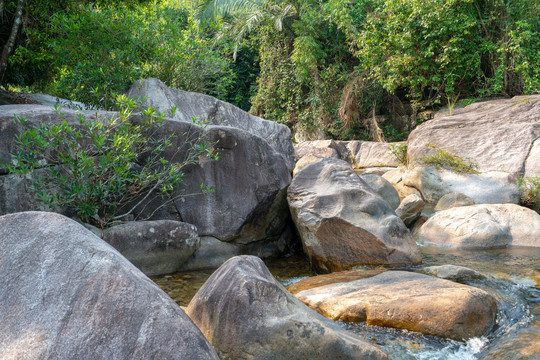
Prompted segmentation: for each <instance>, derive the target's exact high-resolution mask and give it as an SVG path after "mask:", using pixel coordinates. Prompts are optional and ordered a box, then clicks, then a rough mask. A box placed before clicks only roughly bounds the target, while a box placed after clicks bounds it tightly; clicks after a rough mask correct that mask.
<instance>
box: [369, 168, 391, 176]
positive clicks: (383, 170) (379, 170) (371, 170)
mask: <svg viewBox="0 0 540 360" xmlns="http://www.w3.org/2000/svg"><path fill="white" fill-rule="evenodd" d="M393 170H396V168H395V167H389V166H383V167H370V168H365V169H364V170H363V171H362V174H375V175H379V176H383V175H384V174H386V173H387V172H389V171H393Z"/></svg>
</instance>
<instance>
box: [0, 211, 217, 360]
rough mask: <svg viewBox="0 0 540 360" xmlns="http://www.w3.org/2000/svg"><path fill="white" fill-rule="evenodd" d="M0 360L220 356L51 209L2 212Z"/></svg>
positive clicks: (97, 242) (168, 302)
mask: <svg viewBox="0 0 540 360" xmlns="http://www.w3.org/2000/svg"><path fill="white" fill-rule="evenodd" d="M0 253H1V254H2V255H3V256H1V257H0V273H2V277H1V278H0V288H1V289H2V296H1V297H0V354H2V358H4V359H29V360H32V359H36V360H37V359H107V360H108V359H119V360H121V359H201V360H202V359H205V360H206V359H216V360H217V359H218V357H217V355H216V353H215V351H214V350H213V349H212V347H211V345H210V344H209V343H208V342H207V341H206V339H205V338H204V336H203V335H202V334H201V332H200V331H199V329H197V327H196V326H195V325H194V324H193V322H192V321H191V320H190V319H189V317H188V316H187V315H186V314H185V313H184V311H183V310H182V309H180V307H178V305H176V304H175V302H174V301H173V300H172V299H171V298H169V297H168V296H167V295H166V294H165V293H164V292H163V291H162V290H161V289H159V288H158V287H157V285H156V284H154V283H153V282H152V281H151V280H150V279H148V278H147V277H146V276H145V275H144V274H143V273H142V272H140V271H139V270H138V269H137V268H135V267H134V266H133V265H132V264H130V263H129V262H128V261H127V260H126V259H125V258H124V257H123V256H122V255H120V253H119V252H118V251H116V250H115V249H114V248H113V247H111V246H110V245H108V244H107V243H105V242H104V241H103V240H101V239H99V238H98V237H96V236H94V235H93V234H92V233H91V232H90V231H88V230H86V229H85V228H84V227H83V226H81V225H80V224H77V223H76V222H74V221H72V220H69V219H68V218H66V217H63V216H61V215H58V214H54V213H41V212H27V213H18V214H10V215H5V216H2V217H0Z"/></svg>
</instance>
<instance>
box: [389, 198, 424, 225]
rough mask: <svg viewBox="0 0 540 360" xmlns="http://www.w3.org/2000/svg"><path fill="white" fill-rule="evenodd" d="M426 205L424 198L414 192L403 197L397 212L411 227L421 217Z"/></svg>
mask: <svg viewBox="0 0 540 360" xmlns="http://www.w3.org/2000/svg"><path fill="white" fill-rule="evenodd" d="M424 206H425V202H424V200H422V198H421V197H420V196H418V195H416V194H412V195H409V196H407V197H406V198H405V199H403V201H402V202H401V204H399V207H398V208H397V209H396V214H397V216H399V217H400V218H401V220H403V223H404V224H405V225H406V226H407V227H410V226H412V225H413V224H414V223H415V221H416V220H418V219H419V218H420V216H421V215H422V210H424Z"/></svg>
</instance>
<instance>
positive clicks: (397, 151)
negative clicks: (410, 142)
mask: <svg viewBox="0 0 540 360" xmlns="http://www.w3.org/2000/svg"><path fill="white" fill-rule="evenodd" d="M388 150H390V153H391V154H392V155H394V156H395V157H396V159H397V161H399V162H400V163H402V164H403V165H407V143H398V144H390V145H388Z"/></svg>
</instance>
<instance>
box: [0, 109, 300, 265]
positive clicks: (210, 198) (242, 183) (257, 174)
mask: <svg viewBox="0 0 540 360" xmlns="http://www.w3.org/2000/svg"><path fill="white" fill-rule="evenodd" d="M179 111H181V110H179ZM14 113H17V114H19V115H21V116H24V117H25V118H26V119H27V120H28V121H29V123H30V125H31V126H32V125H38V124H39V123H40V122H41V121H44V122H47V123H57V122H59V121H62V120H66V121H67V122H68V124H70V125H74V126H77V125H78V124H79V123H78V120H77V115H78V114H83V115H84V116H86V117H87V118H88V119H90V120H95V121H99V120H100V119H105V117H106V116H115V115H116V113H114V112H95V111H73V110H62V113H63V116H62V117H60V116H59V114H58V113H57V112H56V111H55V110H54V109H52V108H49V107H45V106H40V105H8V106H0V130H1V131H0V140H1V141H0V156H2V157H3V159H5V161H9V158H10V156H9V154H10V153H11V152H13V151H14V139H15V136H16V134H18V133H19V132H20V131H21V130H22V127H21V126H20V125H15V124H14V123H13V114H14ZM96 114H97V116H96ZM134 121H138V119H137V117H134ZM173 133H174V134H176V135H175V136H173V137H172V138H171V142H172V146H171V147H170V148H169V149H168V150H167V151H166V153H165V157H166V158H167V159H169V160H171V161H179V162H182V161H183V160H184V159H185V157H186V154H187V152H188V151H189V149H188V148H189V146H188V145H187V143H186V137H188V136H189V137H191V138H192V139H197V138H198V137H199V136H201V137H202V138H204V139H205V140H206V141H207V143H208V144H209V145H210V147H211V148H214V149H215V150H216V151H217V152H218V153H219V156H220V159H219V161H208V160H207V159H203V160H202V162H201V164H200V165H194V164H191V165H188V166H187V167H186V168H185V169H183V171H184V173H185V177H184V184H183V185H184V186H183V187H182V188H181V189H179V191H178V192H177V193H174V194H172V195H171V196H170V197H167V198H161V197H155V198H152V199H151V201H149V202H148V203H144V204H143V206H141V207H140V208H138V209H137V210H136V211H134V213H133V215H134V216H135V218H139V219H147V218H148V217H149V216H151V217H150V219H151V220H176V221H182V222H187V223H190V224H194V225H195V226H196V227H197V229H198V231H199V235H200V236H210V237H214V238H216V239H219V240H221V241H226V242H234V243H236V244H243V245H245V244H250V243H259V244H261V246H266V245H267V244H268V243H270V242H278V241H279V240H280V238H281V237H282V233H283V231H284V230H285V227H286V224H287V221H288V218H289V213H288V208H287V201H286V189H287V186H288V185H289V183H290V180H291V175H290V171H289V168H288V167H287V163H286V161H285V160H284V158H283V156H282V155H283V154H280V153H278V152H277V151H276V150H275V149H274V148H273V147H271V146H270V145H269V144H268V142H267V141H266V140H265V139H263V138H261V137H259V136H255V135H253V134H251V133H250V132H247V131H244V130H242V129H238V128H234V127H228V126H208V127H206V128H202V127H199V126H197V125H195V124H192V123H189V122H183V121H176V120H166V121H165V123H164V124H163V126H162V127H161V128H159V130H158V133H157V134H158V135H162V136H170V135H171V134H173ZM291 148H292V145H291ZM201 183H204V184H205V185H207V186H213V188H214V192H213V193H207V194H202V193H201V189H200V186H201ZM27 185H28V181H21V180H19V179H17V178H13V177H6V178H4V177H0V201H2V200H4V201H5V202H3V203H0V210H2V211H4V213H7V212H13V211H21V210H35V209H36V204H35V202H32V201H30V200H29V199H27V197H28V196H27V192H26V189H27ZM185 195H188V196H185ZM149 199H150V198H149ZM171 200H172V202H171ZM168 201H169V202H171V203H170V204H168V206H163V205H164V202H168ZM156 210H157V211H156ZM254 251H256V250H254ZM274 255H275V254H274Z"/></svg>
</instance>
